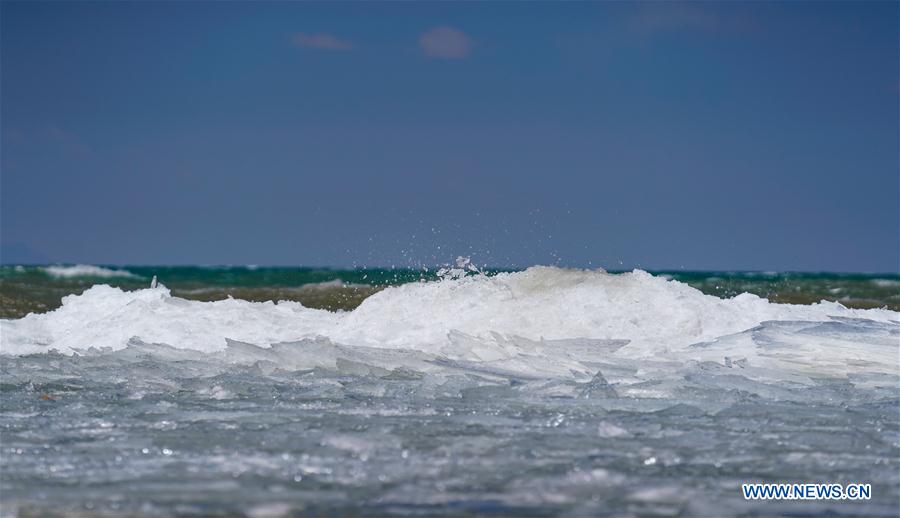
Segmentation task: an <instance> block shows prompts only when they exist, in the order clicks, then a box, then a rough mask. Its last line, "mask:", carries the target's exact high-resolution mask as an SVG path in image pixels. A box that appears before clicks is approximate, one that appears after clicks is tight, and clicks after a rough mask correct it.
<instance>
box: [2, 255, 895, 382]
mask: <svg viewBox="0 0 900 518" xmlns="http://www.w3.org/2000/svg"><path fill="white" fill-rule="evenodd" d="M0 337H2V338H0V354H3V355H8V356H22V355H31V354H44V353H48V352H50V351H56V352H58V353H60V354H64V355H73V354H79V355H86V354H87V355H92V354H93V355H95V354H101V353H104V352H113V351H123V350H125V351H126V352H127V350H132V351H133V350H144V349H145V348H147V347H151V348H155V349H154V350H156V351H157V352H159V351H172V352H178V351H180V352H178V353H177V354H182V355H188V356H189V357H190V358H192V359H195V360H202V359H203V358H210V359H212V358H217V359H218V360H217V361H224V360H223V358H228V359H229V360H228V361H230V362H236V363H241V362H244V363H247V364H252V363H254V362H259V361H261V360H262V359H268V360H269V361H272V362H273V364H275V365H281V366H288V365H289V366H291V368H294V369H302V368H326V369H334V370H341V369H351V371H352V370H353V369H356V370H359V369H363V370H365V369H370V370H371V372H380V373H390V372H394V371H395V370H397V369H401V370H402V371H403V372H418V373H434V372H454V373H458V372H468V373H470V374H475V375H480V376H505V377H511V378H516V377H518V378H523V379H546V378H567V379H574V380H579V381H585V382H587V381H590V380H592V379H593V378H595V377H596V376H597V375H598V372H600V371H602V372H603V376H601V378H602V379H604V380H606V381H607V382H609V383H614V384H619V385H621V386H628V387H631V388H630V389H629V390H634V391H639V392H641V393H645V395H646V394H651V395H652V394H653V393H654V391H657V390H663V389H662V388H660V387H663V386H665V383H663V384H662V385H659V384H660V383H662V380H665V379H669V378H670V377H671V376H673V375H677V376H679V377H680V378H682V379H683V378H684V377H686V376H689V375H690V372H694V371H695V370H697V369H701V370H702V369H707V370H708V369H717V370H723V372H733V373H735V374H737V373H740V376H742V377H744V378H746V379H751V380H755V381H758V382H763V383H776V384H798V383H799V384H813V383H815V381H816V380H819V379H823V378H841V379H853V380H854V383H857V384H861V385H865V384H870V385H871V384H874V385H878V384H884V383H888V384H895V383H896V380H897V377H898V376H900V368H898V364H897V361H896V359H897V354H898V344H900V313H898V312H896V311H890V310H887V309H868V310H857V309H848V308H846V307H844V306H842V305H840V304H838V303H832V302H821V303H818V304H813V305H809V306H801V305H788V304H774V303H770V302H769V301H767V300H765V299H762V298H759V297H757V296H755V295H749V294H743V295H739V296H737V297H734V298H731V299H720V298H717V297H714V296H710V295H704V294H702V293H701V292H700V291H698V290H696V289H694V288H691V287H690V286H688V285H686V284H683V283H680V282H677V281H672V280H667V279H664V278H662V277H655V276H652V275H650V274H648V273H646V272H643V271H640V270H635V271H633V272H630V273H623V274H608V273H606V272H603V271H583V270H567V269H559V268H553V267H532V268H529V269H528V270H525V271H521V272H514V273H501V274H497V275H492V276H485V275H475V276H469V277H461V278H458V279H445V280H441V281H433V282H418V283H410V284H405V285H401V286H395V287H390V288H387V289H384V290H383V291H380V292H378V293H376V294H374V295H372V296H371V297H369V298H367V299H366V300H365V301H364V302H363V303H362V304H361V305H360V306H359V307H358V308H357V309H355V310H353V311H349V312H338V313H335V312H329V311H325V310H318V309H310V308H307V307H304V306H303V305H301V304H299V303H296V302H289V301H282V302H277V303H275V302H263V303H259V302H248V301H244V300H235V299H228V300H221V301H215V302H198V301H189V300H185V299H181V298H178V297H173V296H172V295H171V294H170V292H169V290H168V289H166V288H165V287H159V288H156V289H142V290H136V291H123V290H121V289H118V288H113V287H110V286H106V285H97V286H94V287H92V288H90V289H88V290H87V291H85V292H84V293H83V294H81V295H70V296H67V297H65V298H64V299H63V305H62V307H60V308H59V309H57V310H55V311H52V312H49V313H44V314H31V315H28V316H26V317H24V318H22V319H18V320H2V321H0ZM166 354H169V353H166ZM285 368H286V367H285ZM354 372H355V371H354ZM366 372H369V371H366ZM884 380H888V381H884ZM648 381H652V382H653V383H654V384H655V385H652V386H649V385H646V383H647V382H648ZM879 386H880V385H879Z"/></svg>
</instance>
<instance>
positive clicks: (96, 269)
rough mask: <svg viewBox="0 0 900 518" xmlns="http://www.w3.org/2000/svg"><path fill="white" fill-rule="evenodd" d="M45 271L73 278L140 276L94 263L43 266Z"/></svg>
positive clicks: (55, 275) (51, 274)
mask: <svg viewBox="0 0 900 518" xmlns="http://www.w3.org/2000/svg"><path fill="white" fill-rule="evenodd" d="M42 270H44V272H45V273H47V274H48V275H50V276H51V277H57V278H72V277H99V278H103V279H105V278H111V277H133V278H136V277H138V276H137V275H135V274H133V273H131V272H129V271H128V270H113V269H110V268H104V267H102V266H94V265H92V264H76V265H72V266H45V267H43V268H42Z"/></svg>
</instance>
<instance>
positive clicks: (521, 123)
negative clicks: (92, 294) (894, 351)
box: [0, 1, 900, 271]
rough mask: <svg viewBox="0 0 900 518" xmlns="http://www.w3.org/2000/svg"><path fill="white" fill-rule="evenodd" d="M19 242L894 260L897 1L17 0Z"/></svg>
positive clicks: (307, 257) (13, 227)
mask: <svg viewBox="0 0 900 518" xmlns="http://www.w3.org/2000/svg"><path fill="white" fill-rule="evenodd" d="M0 15H2V16H0V29H2V33H0V38H2V54H0V59H2V61H0V72H2V75H0V78H2V80H0V87H2V90H0V101H2V103H0V110H2V111H0V115H2V163H0V165H2V184H0V201H2V208H0V210H2V212H0V216H2V220H0V230H2V232H0V238H2V246H3V249H2V259H3V260H4V261H6V262H16V261H23V260H24V261H41V260H43V261H54V262H56V261H61V262H87V263H112V264H129V263H130V264H135V263H136V264H162V263H165V264H185V263H198V264H283V265H332V266H351V265H369V266H374V265H397V266H417V265H422V264H429V265H431V264H436V263H442V262H446V261H448V260H451V259H452V258H453V257H455V256H456V255H471V256H472V258H473V259H474V260H475V261H477V262H478V263H489V264H491V265H496V266H525V265H530V264H535V263H543V264H548V263H549V264H556V263H558V264H562V265H569V266H594V267H596V266H604V267H607V268H614V269H618V268H630V267H635V266H637V267H643V268H672V269H677V268H687V269H725V270H738V269H753V270H834V271H897V270H898V268H900V266H898V262H900V259H898V255H900V251H898V247H900V243H898V240H900V238H898V234H900V229H898V226H900V213H898V196H900V185H898V145H900V144H898V141H900V134H898V94H900V71H898V67H900V64H898V63H900V57H898V38H900V35H898V23H900V22H898V19H900V13H898V3H897V2H890V1H884V2H870V3H867V2H846V3H841V2H828V3H817V2H789V3H788V2H785V3H765V2H741V3H736V2H715V3H713V2H709V3H694V4H674V3H516V4H510V3H499V2H497V3H427V4H426V3H383V4H379V3H342V4H325V3H323V4H317V3H299V2H298V3H287V2H278V3H259V2H253V3H251V2H246V3H238V2H227V3H225V2H223V3H215V2H184V3H181V2H154V3H139V2H115V3H113V2H110V3H88V2H61V3H43V2H24V3H18V2H6V1H4V2H2V4H0Z"/></svg>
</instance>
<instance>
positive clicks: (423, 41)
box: [419, 27, 472, 59]
mask: <svg viewBox="0 0 900 518" xmlns="http://www.w3.org/2000/svg"><path fill="white" fill-rule="evenodd" d="M419 46H420V47H421V48H422V52H424V53H425V55H426V56H428V57H430V58H437V59H464V58H466V57H468V56H469V54H471V53H472V38H470V37H469V36H468V35H467V34H466V33H464V32H462V31H460V30H457V29H454V28H453V27H434V28H433V29H429V30H427V31H425V32H423V33H422V35H421V36H419Z"/></svg>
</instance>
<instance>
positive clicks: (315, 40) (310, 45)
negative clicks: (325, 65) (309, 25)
mask: <svg viewBox="0 0 900 518" xmlns="http://www.w3.org/2000/svg"><path fill="white" fill-rule="evenodd" d="M291 43H292V44H293V45H294V46H296V47H302V48H306V49H319V50H353V43H351V42H349V41H347V40H344V39H341V38H338V37H337V36H335V35H333V34H328V33H326V32H319V33H306V32H298V33H296V34H294V35H293V36H291Z"/></svg>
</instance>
